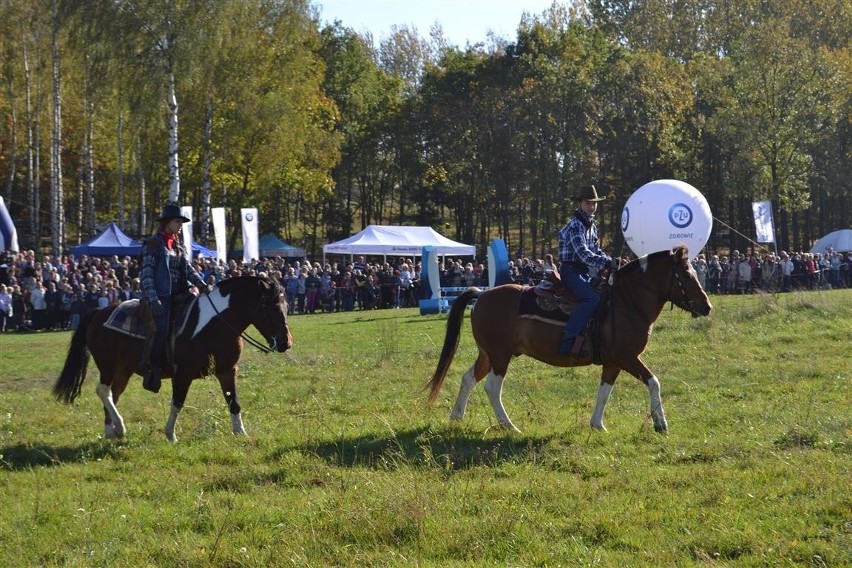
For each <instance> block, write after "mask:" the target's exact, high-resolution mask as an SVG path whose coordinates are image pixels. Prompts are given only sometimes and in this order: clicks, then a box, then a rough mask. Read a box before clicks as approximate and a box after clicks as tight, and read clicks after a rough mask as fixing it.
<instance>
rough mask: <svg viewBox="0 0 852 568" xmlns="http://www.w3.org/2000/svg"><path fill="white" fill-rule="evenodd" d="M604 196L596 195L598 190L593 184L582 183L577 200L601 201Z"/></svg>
mask: <svg viewBox="0 0 852 568" xmlns="http://www.w3.org/2000/svg"><path fill="white" fill-rule="evenodd" d="M604 199H606V196H603V197H598V190H597V189H595V186H593V185H584V186H583V187H581V188H580V191H579V193H577V201H603V200H604Z"/></svg>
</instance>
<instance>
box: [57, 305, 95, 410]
mask: <svg viewBox="0 0 852 568" xmlns="http://www.w3.org/2000/svg"><path fill="white" fill-rule="evenodd" d="M94 315H95V310H91V311H90V312H88V313H86V314H84V315H83V316H82V317H81V318H80V324H79V325H78V326H77V329H76V330H74V335H72V336H71V345H70V346H69V347H68V355H67V356H66V357H65V365H64V366H63V367H62V372H61V373H59V378H58V379H56V384H54V385H53V395H54V396H55V397H56V400H60V401H62V402H65V403H68V404H71V403H72V402H74V399H75V398H77V397H78V396H79V395H80V389H81V388H82V386H83V381H85V380H86V367H88V364H89V350H88V348H87V347H86V330H87V329H88V326H89V323H90V322H91V321H92V318H93V317H94Z"/></svg>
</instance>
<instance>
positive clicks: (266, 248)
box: [257, 235, 306, 258]
mask: <svg viewBox="0 0 852 568" xmlns="http://www.w3.org/2000/svg"><path fill="white" fill-rule="evenodd" d="M257 250H258V253H259V254H260V257H261V258H270V257H275V256H281V257H286V258H297V257H298V258H304V257H305V255H306V253H305V249H300V248H299V247H294V246H293V245H289V244H287V243H285V242H284V241H282V240H281V239H279V238H278V237H276V236H275V235H264V236H262V237H260V240H259V241H258V242H257Z"/></svg>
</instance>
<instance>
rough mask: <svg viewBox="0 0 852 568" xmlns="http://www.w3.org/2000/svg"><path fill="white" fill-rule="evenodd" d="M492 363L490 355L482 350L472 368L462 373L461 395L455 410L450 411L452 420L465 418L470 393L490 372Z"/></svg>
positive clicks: (457, 398) (457, 399)
mask: <svg viewBox="0 0 852 568" xmlns="http://www.w3.org/2000/svg"><path fill="white" fill-rule="evenodd" d="M490 365H491V364H490V363H489V362H488V356H487V355H485V354H484V353H482V352H480V353H479V356H478V357H477V358H476V361H475V362H474V363H473V365H471V367H470V369H468V370H467V372H466V373H465V374H464V375H462V383H461V388H459V395H458V397H456V404H455V406H453V411H452V412H451V413H450V420H461V419H462V418H464V414H465V412H467V402H468V400H470V393H472V392H473V388H474V387H475V386H476V383H477V382H479V381H480V380H482V377H484V376H485V374H486V373H487V372H488V369H489V367H490Z"/></svg>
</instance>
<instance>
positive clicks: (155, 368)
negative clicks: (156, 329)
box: [142, 333, 166, 392]
mask: <svg viewBox="0 0 852 568" xmlns="http://www.w3.org/2000/svg"><path fill="white" fill-rule="evenodd" d="M161 335H162V334H159V333H157V334H154V342H153V343H154V346H153V348H152V349H151V367H150V368H149V369H148V372H146V373H145V375H144V376H143V377H142V386H143V387H145V390H149V391H151V392H159V391H160V383H161V379H162V376H163V368H162V366H161V365H162V361H163V351H164V350H165V347H166V338H165V337H161Z"/></svg>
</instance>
